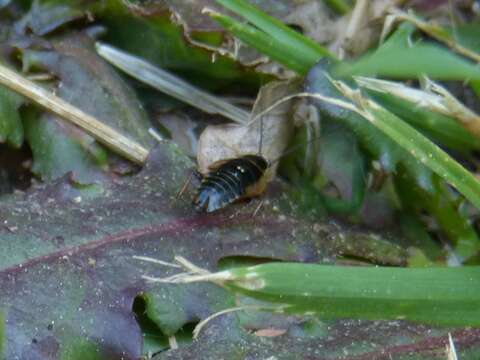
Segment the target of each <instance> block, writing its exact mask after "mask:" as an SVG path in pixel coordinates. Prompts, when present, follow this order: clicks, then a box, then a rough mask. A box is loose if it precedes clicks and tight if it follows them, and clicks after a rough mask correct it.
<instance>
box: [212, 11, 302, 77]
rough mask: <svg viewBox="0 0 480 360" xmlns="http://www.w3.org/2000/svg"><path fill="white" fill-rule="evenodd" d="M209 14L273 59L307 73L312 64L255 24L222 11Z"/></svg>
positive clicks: (239, 37) (300, 72) (243, 40)
mask: <svg viewBox="0 0 480 360" xmlns="http://www.w3.org/2000/svg"><path fill="white" fill-rule="evenodd" d="M209 15H210V17H212V18H213V19H214V20H216V21H217V22H218V23H219V24H220V25H221V26H223V27H224V28H225V29H226V30H228V31H230V32H231V33H232V34H234V35H235V36H236V37H237V38H238V39H240V40H241V41H242V42H244V43H245V44H247V45H250V46H252V47H254V48H256V49H257V50H258V51H260V52H261V53H262V54H266V55H268V56H269V57H270V58H271V59H272V60H275V61H278V62H279V63H280V64H282V65H284V66H286V67H287V68H289V69H291V70H293V71H295V72H297V73H299V74H306V73H307V71H308V70H309V69H310V67H311V66H312V63H311V62H310V61H308V60H307V59H305V58H302V57H297V56H292V53H291V50H290V49H289V48H286V47H282V46H281V44H278V43H277V42H276V40H275V39H272V37H270V36H269V35H267V34H266V33H264V32H263V31H260V30H258V29H257V28H255V27H253V26H250V25H247V24H243V23H241V22H239V21H237V20H235V19H233V18H231V17H229V16H226V15H222V14H220V13H214V12H211V13H209Z"/></svg>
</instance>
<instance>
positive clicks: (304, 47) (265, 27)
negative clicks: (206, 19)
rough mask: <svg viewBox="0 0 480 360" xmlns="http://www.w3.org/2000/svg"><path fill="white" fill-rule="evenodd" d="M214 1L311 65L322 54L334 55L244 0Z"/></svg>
mask: <svg viewBox="0 0 480 360" xmlns="http://www.w3.org/2000/svg"><path fill="white" fill-rule="evenodd" d="M215 1H216V2H217V3H218V4H220V5H222V6H223V7H225V8H227V9H229V10H231V11H233V12H234V13H236V14H237V15H239V16H242V17H243V18H245V19H246V20H248V21H249V22H250V23H252V24H253V25H255V26H256V27H258V28H259V29H260V30H262V31H264V32H265V33H267V34H268V35H269V36H270V37H272V38H273V39H275V40H276V41H277V42H279V43H281V44H283V45H284V46H285V47H288V48H291V49H295V50H296V51H298V53H299V54H300V56H302V57H304V58H305V60H307V61H309V62H311V63H312V65H313V64H314V63H315V62H317V61H318V60H319V59H320V58H321V57H323V56H328V57H334V55H332V54H331V53H330V52H329V51H328V50H327V49H325V48H324V47H322V46H320V45H319V44H317V43H316V42H315V41H313V40H312V39H310V38H308V37H306V36H303V35H302V34H300V33H298V32H296V31H295V30H293V29H291V28H289V27H288V26H286V25H285V24H283V23H282V22H281V21H280V20H278V19H276V18H274V17H272V16H269V15H267V14H265V13H264V12H263V11H261V10H259V9H258V8H256V7H255V6H253V5H251V4H249V3H248V2H247V1H245V0H215Z"/></svg>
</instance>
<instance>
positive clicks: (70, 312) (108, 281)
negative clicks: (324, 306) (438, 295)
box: [0, 143, 398, 359]
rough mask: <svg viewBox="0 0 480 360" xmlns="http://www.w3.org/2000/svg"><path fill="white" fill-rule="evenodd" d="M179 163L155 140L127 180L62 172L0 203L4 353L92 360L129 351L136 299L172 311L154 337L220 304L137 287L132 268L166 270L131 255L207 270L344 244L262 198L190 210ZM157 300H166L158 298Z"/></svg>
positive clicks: (314, 256)
mask: <svg viewBox="0 0 480 360" xmlns="http://www.w3.org/2000/svg"><path fill="white" fill-rule="evenodd" d="M187 165H190V163H189V162H188V161H187V160H186V159H185V158H184V157H183V156H181V155H179V154H178V152H177V150H176V148H175V147H173V146H171V145H170V144H168V143H164V144H163V145H162V146H161V147H160V148H159V149H158V150H157V151H156V152H155V154H153V155H152V157H151V158H150V161H149V163H148V164H147V167H146V169H144V171H143V172H142V173H140V174H139V175H138V176H135V177H130V178H127V177H125V178H122V179H116V180H114V181H111V182H110V181H104V183H103V185H102V186H101V187H99V186H94V187H92V186H90V187H86V188H84V189H81V188H78V187H76V186H75V183H72V181H71V180H70V179H69V178H68V177H67V178H63V179H60V180H58V181H57V182H56V183H52V184H50V185H46V186H43V187H42V188H39V189H36V190H32V191H31V192H29V193H27V195H26V196H25V197H23V196H17V197H12V198H10V200H8V201H5V202H4V203H3V207H2V209H0V217H1V218H2V219H3V222H4V224H7V225H8V227H1V228H0V239H1V241H0V247H2V249H0V250H1V251H0V254H3V255H2V256H1V258H0V264H1V265H0V266H1V267H0V284H1V286H0V289H1V291H0V296H1V297H2V302H3V304H4V306H3V307H2V308H3V311H4V312H5V318H6V320H7V329H6V334H7V335H6V336H7V342H8V348H7V357H8V358H15V357H20V358H21V357H22V356H23V355H22V354H34V353H35V354H36V355H35V356H37V355H38V356H40V355H39V354H41V353H42V354H43V352H44V351H47V349H48V351H53V352H54V354H56V355H52V356H53V358H58V357H60V355H61V353H62V352H65V354H67V353H68V354H72V353H74V352H75V351H77V350H78V349H80V350H81V352H80V353H83V352H85V354H89V351H90V350H89V349H97V351H98V353H99V354H100V355H98V356H99V357H100V358H102V359H118V358H119V357H121V356H124V357H125V358H138V357H139V356H140V355H141V351H142V337H141V332H140V329H139V326H138V324H137V323H136V321H135V316H134V314H133V312H132V304H133V302H134V299H135V297H136V296H137V295H139V294H141V293H150V294H152V293H153V294H155V295H154V296H151V299H152V300H153V301H155V302H156V303H157V305H156V308H157V310H152V311H155V312H156V313H157V314H159V315H158V316H162V315H161V314H162V312H163V311H167V310H166V309H172V308H175V309H176V311H177V313H176V315H175V316H171V317H170V319H169V317H162V318H161V321H160V320H158V326H159V327H160V329H162V331H164V333H172V332H174V331H175V329H178V327H179V326H180V325H182V322H178V319H184V321H192V320H193V319H200V318H205V317H206V316H207V315H209V314H211V313H213V312H215V311H218V310H219V308H220V307H222V306H225V302H228V301H229V300H228V297H226V296H227V295H221V294H220V295H218V294H217V295H215V294H214V293H212V296H211V297H210V298H208V297H207V298H205V295H204V294H205V293H206V292H208V291H210V290H209V289H208V288H207V287H204V286H200V287H198V288H197V289H196V290H195V289H194V288H191V289H188V290H186V291H185V292H184V290H181V291H180V293H178V292H173V293H171V295H168V294H169V290H168V289H167V286H168V285H155V284H148V283H145V281H144V280H142V275H143V274H149V275H157V276H168V275H171V274H172V272H171V270H169V269H168V268H163V269H162V268H160V269H159V268H158V267H157V266H156V265H151V264H148V263H143V262H141V261H139V260H135V259H133V258H132V256H133V255H143V256H150V257H154V258H158V259H162V260H165V261H169V260H170V259H171V258H173V256H174V255H182V256H185V257H188V258H191V259H194V260H197V261H198V262H199V263H200V264H202V266H206V267H209V268H212V269H213V268H215V266H216V263H217V261H218V260H219V259H220V257H226V256H234V255H242V256H253V257H264V258H276V259H285V260H291V261H304V260H307V259H309V260H310V261H320V259H322V260H325V259H327V258H330V259H333V256H334V254H336V253H337V252H338V251H341V249H342V247H345V246H346V245H345V243H344V239H345V238H349V237H350V235H349V231H348V230H346V232H344V233H342V235H341V236H340V235H335V234H334V233H331V236H326V237H325V236H324V235H325V234H324V235H321V234H318V235H315V234H316V233H314V232H312V231H311V226H312V224H311V223H309V222H303V221H300V220H298V219H296V218H294V217H291V216H289V215H288V212H286V213H285V217H280V218H279V216H278V212H275V211H273V210H272V209H273V207H274V206H276V207H277V209H281V208H282V206H280V205H279V204H278V203H277V202H276V201H273V199H272V198H270V200H269V203H270V205H264V206H263V207H262V208H261V209H260V211H259V212H258V213H257V214H256V216H255V217H253V218H252V213H253V212H254V211H255V208H256V207H257V206H258V203H256V202H254V203H252V204H248V205H246V204H238V205H232V206H231V207H229V208H227V209H226V210H225V211H224V212H223V213H222V212H221V213H218V214H213V215H198V214H196V213H195V211H194V209H193V208H192V206H191V204H190V203H189V202H188V200H185V199H176V198H175V194H176V193H177V192H178V190H179V187H180V185H179V184H180V182H181V181H183V179H185V178H186V176H187V175H186V166H187ZM15 209H17V210H15ZM252 224H255V226H252ZM254 228H255V229H254ZM292 228H295V229H296V231H295V233H291V229H292ZM9 229H10V230H9ZM322 229H323V230H322V231H327V232H328V233H330V231H332V232H334V231H336V229H337V228H336V227H333V226H330V225H326V227H322ZM322 234H323V233H322ZM352 235H353V234H352ZM246 238H247V239H250V240H248V241H246V240H245V239H246ZM360 243H361V240H360V241H359V244H360ZM287 245H288V246H287ZM12 246H13V247H12ZM320 254H321V255H320ZM320 256H321V258H320ZM396 258H397V259H398V256H396ZM221 293H222V291H221ZM225 294H226V293H225ZM165 296H167V298H168V296H170V299H171V301H170V305H168V303H163V304H162V303H161V300H162V299H163V298H164V297H165ZM155 299H157V300H155ZM219 299H220V302H219ZM224 301H225V302H224ZM159 302H160V303H159ZM222 304H223V305H222ZM36 309H42V311H41V312H39V311H37V310H36ZM162 309H163V310H162ZM168 311H170V310H168ZM32 341H33V342H32ZM38 344H42V346H44V347H45V349H43V348H41V347H40V345H38ZM42 349H43V350H42ZM55 349H58V350H55ZM65 349H70V350H65ZM82 349H83V350H82ZM80 350H78V351H80ZM42 351H43V352H42ZM122 354H123V355H122ZM32 356H33V355H32ZM65 356H66V355H65ZM86 356H87V355H86ZM88 356H90V355H88ZM29 358H32V357H29ZM39 358H40V359H47V358H48V357H46V356H45V355H41V356H40V357H39Z"/></svg>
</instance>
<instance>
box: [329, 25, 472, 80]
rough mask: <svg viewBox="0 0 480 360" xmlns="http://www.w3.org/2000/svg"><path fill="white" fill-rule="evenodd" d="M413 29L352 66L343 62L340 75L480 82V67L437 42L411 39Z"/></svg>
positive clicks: (400, 32) (402, 30)
mask: <svg viewBox="0 0 480 360" xmlns="http://www.w3.org/2000/svg"><path fill="white" fill-rule="evenodd" d="M410 35H411V26H410V25H409V24H403V25H402V26H401V27H400V28H399V29H398V30H397V32H396V33H395V34H394V35H392V36H391V37H390V39H389V40H388V41H387V42H385V43H384V44H383V45H381V46H380V47H379V48H378V49H376V50H375V51H374V52H372V53H370V54H367V55H364V56H362V57H360V58H359V59H357V60H355V61H353V62H351V63H346V62H343V63H339V64H338V65H337V68H336V70H335V72H336V74H338V75H340V76H347V75H360V74H361V75H370V76H373V75H377V76H380V77H390V78H398V79H405V78H407V79H410V78H417V77H419V76H422V75H427V76H429V77H430V78H433V79H441V80H461V81H464V80H465V79H470V80H480V68H479V67H478V66H476V65H475V64H474V63H472V62H470V61H468V60H466V59H465V58H463V57H461V56H459V55H456V54H455V53H453V52H452V51H450V50H449V49H447V48H445V47H441V46H439V45H435V44H433V43H426V42H423V41H421V42H417V43H415V44H413V45H411V44H410V41H409V40H408V39H409V37H410Z"/></svg>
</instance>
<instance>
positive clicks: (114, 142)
mask: <svg viewBox="0 0 480 360" xmlns="http://www.w3.org/2000/svg"><path fill="white" fill-rule="evenodd" d="M0 84H2V85H4V86H6V87H7V88H9V89H10V90H12V91H14V92H16V93H19V94H21V95H23V96H25V97H26V98H28V99H29V100H31V101H33V102H34V103H36V104H38V105H40V106H41V107H43V108H44V109H46V110H48V111H50V112H52V113H54V114H56V115H58V116H60V117H61V118H62V119H64V120H66V121H68V122H70V123H72V124H74V125H76V126H78V127H80V128H81V129H83V130H84V131H85V132H86V133H88V134H90V135H91V136H93V137H94V138H95V139H96V140H98V141H99V142H101V143H102V144H104V145H105V146H106V147H108V148H109V149H110V150H112V151H113V152H116V153H118V154H120V155H122V156H124V157H125V158H127V159H129V160H131V161H133V162H135V163H137V164H140V165H143V164H144V163H145V160H146V159H147V156H148V150H147V149H145V148H144V147H143V146H141V145H140V144H138V143H137V142H135V141H133V140H131V139H129V138H127V137H126V136H124V135H122V134H120V133H119V132H118V131H116V130H114V129H112V128H111V127H109V126H107V125H105V124H104V123H102V122H101V121H99V120H97V119H96V118H94V117H93V116H91V115H88V114H86V113H84V112H83V111H82V110H80V109H79V108H77V107H75V106H73V105H71V104H70V103H68V102H66V101H65V100H63V99H61V98H59V97H58V96H56V95H54V94H52V93H51V92H49V91H47V90H45V89H44V88H42V87H41V86H39V85H37V84H35V83H34V82H32V81H30V80H28V79H26V78H25V77H23V76H22V75H20V74H18V73H16V72H15V71H13V70H10V69H9V68H7V67H5V66H3V65H1V64H0Z"/></svg>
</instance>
